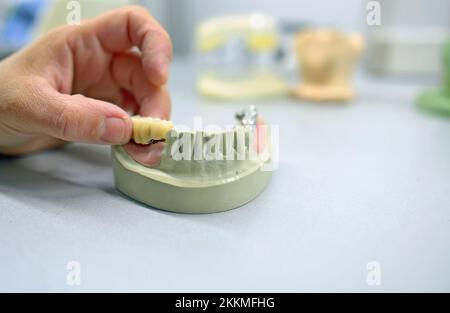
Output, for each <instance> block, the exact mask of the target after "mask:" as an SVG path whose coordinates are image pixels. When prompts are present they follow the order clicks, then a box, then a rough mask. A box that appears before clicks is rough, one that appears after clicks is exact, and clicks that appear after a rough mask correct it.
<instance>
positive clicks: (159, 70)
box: [84, 6, 172, 85]
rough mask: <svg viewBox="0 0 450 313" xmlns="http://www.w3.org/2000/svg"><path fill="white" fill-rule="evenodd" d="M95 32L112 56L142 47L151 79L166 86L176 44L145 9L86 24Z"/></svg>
mask: <svg viewBox="0 0 450 313" xmlns="http://www.w3.org/2000/svg"><path fill="white" fill-rule="evenodd" d="M84 27H85V28H84V29H85V30H86V31H87V32H90V31H91V30H93V31H94V35H95V36H96V37H97V38H98V40H99V41H100V43H101V45H102V47H103V48H104V49H106V50H108V51H109V52H113V53H114V52H123V51H126V50H128V49H130V48H132V47H138V48H139V49H140V51H141V53H142V66H143V68H144V73H145V75H146V77H147V79H148V80H149V81H150V82H152V83H153V84H155V85H163V84H165V83H166V82H167V79H168V76H169V65H170V62H171V60H172V43H171V41H170V37H169V35H168V34H167V32H166V31H165V30H164V29H163V28H162V27H161V25H159V23H158V22H157V21H156V20H155V19H154V18H153V17H152V16H151V15H150V14H149V13H148V11H147V10H145V9H144V8H142V7H138V6H131V7H127V8H123V9H118V10H115V11H112V12H110V13H108V14H105V15H103V16H101V17H99V18H97V19H93V20H91V21H90V22H88V23H86V24H84Z"/></svg>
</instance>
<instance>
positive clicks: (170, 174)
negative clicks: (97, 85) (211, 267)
mask: <svg viewBox="0 0 450 313" xmlns="http://www.w3.org/2000/svg"><path fill="white" fill-rule="evenodd" d="M236 118H237V119H238V120H239V122H240V123H239V125H237V126H235V127H233V128H229V129H227V130H225V131H218V132H207V131H196V132H192V131H179V130H177V129H176V127H174V128H172V129H170V128H171V126H172V124H171V123H170V122H167V121H161V120H155V119H151V118H142V117H135V118H133V124H134V125H133V128H134V130H133V133H134V135H133V136H134V138H135V140H136V139H137V140H138V141H140V142H144V143H149V142H152V140H157V141H160V140H161V139H163V140H164V141H165V147H164V150H163V152H162V156H161V162H160V164H159V165H158V166H157V167H154V168H149V167H145V166H143V165H141V164H139V163H137V162H136V161H135V160H134V159H133V158H132V157H131V156H130V155H129V154H128V153H127V152H126V150H125V149H124V148H123V147H122V146H115V147H113V148H112V154H113V166H114V176H115V182H116V187H117V188H118V190H119V191H121V192H122V193H124V194H125V195H127V196H129V197H130V198H133V199H135V200H137V201H140V202H142V203H145V204H147V205H149V206H152V207H155V208H159V209H162V210H167V211H172V212H178V213H214V212H221V211H226V210H230V209H233V208H236V207H239V206H241V205H243V204H245V203H247V202H249V201H251V200H252V199H254V198H255V197H256V196H257V195H258V194H259V193H260V192H262V191H263V189H264V188H265V187H266V185H267V184H268V183H269V180H270V178H271V173H272V172H271V171H270V170H264V167H265V166H267V165H268V164H270V161H271V145H270V133H269V132H263V131H259V126H258V123H257V121H258V114H257V112H256V109H255V108H254V107H250V108H249V109H248V110H246V111H244V112H242V113H240V114H237V115H236ZM163 134H165V136H164V137H163V136H162V135H163ZM256 134H257V135H256Z"/></svg>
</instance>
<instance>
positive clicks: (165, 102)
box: [111, 53, 171, 119]
mask: <svg viewBox="0 0 450 313" xmlns="http://www.w3.org/2000/svg"><path fill="white" fill-rule="evenodd" d="M111 68H112V76H113V79H114V81H115V82H116V83H117V84H118V85H119V86H120V87H121V88H123V89H125V90H126V91H127V92H129V93H131V94H132V95H133V96H134V99H135V100H136V102H137V104H138V105H139V110H138V112H139V114H141V115H143V116H152V117H159V118H161V119H169V118H170V111H171V101H170V96H169V92H168V90H167V88H166V87H165V86H155V85H154V84H152V83H151V82H150V81H149V80H148V79H147V77H146V75H145V73H144V70H143V68H142V65H141V63H140V59H139V57H138V56H137V55H135V54H132V53H122V54H118V55H116V56H115V57H114V60H113V63H112V66H111Z"/></svg>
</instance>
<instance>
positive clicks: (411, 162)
mask: <svg viewBox="0 0 450 313" xmlns="http://www.w3.org/2000/svg"><path fill="white" fill-rule="evenodd" d="M171 77H172V79H171V84H170V89H171V92H172V97H173V99H172V100H173V119H174V121H175V122H176V123H191V122H192V119H193V117H194V116H202V117H203V118H204V119H205V121H210V122H220V123H224V124H225V123H230V122H231V121H232V116H233V114H234V112H235V111H237V110H238V109H241V108H244V107H245V106H246V105H247V104H249V103H239V104H232V103H217V102H211V101H207V100H204V99H200V98H199V97H198V96H197V95H196V93H195V91H194V89H193V84H194V81H193V78H194V77H195V75H194V74H193V70H192V67H191V65H190V64H189V63H188V62H186V61H177V62H176V63H175V65H174V67H173V69H172V76H171ZM356 85H357V87H358V90H359V95H358V98H357V99H356V100H355V101H354V103H352V104H351V105H335V104H328V105H327V104H312V103H301V102H297V101H295V100H289V99H276V100H271V101H267V102H264V103H260V104H257V106H258V109H259V111H260V112H261V114H263V115H264V116H265V117H266V120H267V121H268V122H269V123H272V124H276V125H279V127H280V164H279V169H278V170H277V171H276V172H275V173H274V176H273V179H272V182H271V184H270V185H269V187H268V188H267V189H266V190H265V192H264V193H263V194H261V195H260V196H259V197H258V198H257V199H256V200H254V201H253V202H251V203H249V204H247V205H245V206H243V207H241V208H239V209H236V210H232V211H229V212H225V213H220V214H212V215H180V214H172V213H167V212H163V211H160V210H156V209H153V208H149V207H146V206H144V205H141V204H139V203H137V202H134V201H132V200H130V199H128V198H125V197H123V196H121V195H120V194H119V193H118V192H117V191H116V190H115V188H114V183H113V174H112V168H111V158H110V152H109V148H108V147H100V146H90V145H80V144H74V145H69V146H67V147H65V148H63V149H61V150H58V151H48V152H44V153H41V154H36V155H33V156H29V157H24V158H19V159H7V158H2V159H1V160H0V291H66V292H80V291H150V292H225V291H226V292H250V291H252V292H282V291H287V292H295V291H363V292H379V291H450V248H449V247H450V119H448V118H445V117H440V116H435V115H431V114H427V113H424V112H420V111H418V110H417V109H416V108H415V106H414V97H415V95H416V93H417V92H418V91H419V90H421V89H422V88H423V87H424V86H422V85H417V84H405V83H399V82H395V81H391V82H381V81H376V80H371V79H368V78H365V77H359V78H358V80H357V84H356ZM149 192H151V191H149ZM232 196H233V195H230V197H232Z"/></svg>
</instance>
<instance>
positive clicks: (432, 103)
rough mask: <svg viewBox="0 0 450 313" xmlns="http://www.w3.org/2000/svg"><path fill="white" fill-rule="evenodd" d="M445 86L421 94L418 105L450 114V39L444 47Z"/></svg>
mask: <svg viewBox="0 0 450 313" xmlns="http://www.w3.org/2000/svg"><path fill="white" fill-rule="evenodd" d="M442 53H443V58H442V59H443V65H444V66H443V67H444V68H443V72H444V73H443V76H444V79H443V84H444V85H443V86H442V89H441V90H428V91H425V92H423V93H422V94H420V95H419V97H418V99H417V103H418V105H419V106H420V107H421V108H423V109H426V110H429V111H434V112H437V113H441V114H445V115H448V116H450V40H449V41H447V43H446V44H445V45H444V49H443V52H442Z"/></svg>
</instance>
